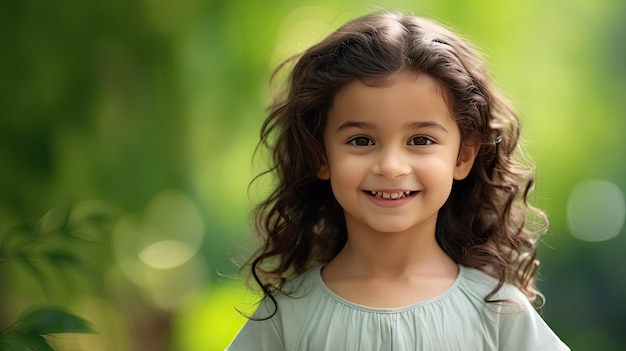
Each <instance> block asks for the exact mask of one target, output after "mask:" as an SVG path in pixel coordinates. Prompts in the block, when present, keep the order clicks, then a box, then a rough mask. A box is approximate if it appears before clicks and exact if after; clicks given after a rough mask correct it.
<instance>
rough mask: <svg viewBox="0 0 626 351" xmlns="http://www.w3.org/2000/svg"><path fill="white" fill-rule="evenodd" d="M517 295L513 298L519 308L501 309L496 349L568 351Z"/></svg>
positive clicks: (525, 300) (526, 301) (523, 299)
mask: <svg viewBox="0 0 626 351" xmlns="http://www.w3.org/2000/svg"><path fill="white" fill-rule="evenodd" d="M519 295H520V296H516V299H515V300H516V301H518V303H519V305H517V307H519V308H514V310H515V311H512V310H509V309H508V308H505V309H503V310H502V311H501V315H500V328H499V329H500V330H499V338H498V339H499V342H498V349H499V350H507V351H531V350H546V351H570V349H569V347H567V345H565V343H563V342H562V341H561V340H560V339H559V337H558V336H556V334H555V333H554V332H553V331H552V329H550V327H549V326H548V325H547V324H546V322H545V321H544V320H543V318H541V316H540V315H539V313H537V311H536V310H535V309H534V307H533V306H532V305H531V304H530V302H529V301H528V300H527V299H526V298H525V297H524V296H523V295H522V294H521V292H519Z"/></svg>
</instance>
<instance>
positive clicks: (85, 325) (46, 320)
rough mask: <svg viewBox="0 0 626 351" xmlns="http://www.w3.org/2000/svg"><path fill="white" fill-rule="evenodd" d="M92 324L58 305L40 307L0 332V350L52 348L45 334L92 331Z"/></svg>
mask: <svg viewBox="0 0 626 351" xmlns="http://www.w3.org/2000/svg"><path fill="white" fill-rule="evenodd" d="M92 332H94V329H93V326H92V325H91V324H90V323H89V322H87V321H86V320H84V319H82V318H80V317H77V316H75V315H73V314H71V313H69V312H67V311H65V310H63V309H61V308H58V307H40V308H36V309H31V310H30V311H28V312H27V313H24V314H23V315H22V316H21V317H20V318H19V319H18V320H17V322H16V323H15V324H13V325H12V326H11V327H9V328H7V329H6V330H3V331H2V332H1V333H0V338H1V339H0V342H1V343H0V345H2V350H7V351H23V350H24V349H25V348H28V349H30V350H33V351H52V350H54V349H53V348H52V347H51V346H50V344H48V342H47V341H46V338H45V336H48V335H50V334H59V333H92Z"/></svg>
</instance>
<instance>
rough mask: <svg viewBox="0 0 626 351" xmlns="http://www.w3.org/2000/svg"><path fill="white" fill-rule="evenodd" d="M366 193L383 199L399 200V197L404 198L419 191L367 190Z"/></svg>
mask: <svg viewBox="0 0 626 351" xmlns="http://www.w3.org/2000/svg"><path fill="white" fill-rule="evenodd" d="M365 193H366V194H368V195H370V196H374V197H377V198H379V199H383V200H398V199H404V198H405V197H409V196H412V195H415V194H416V193H417V191H410V190H407V191H401V192H394V193H386V192H382V191H374V190H365Z"/></svg>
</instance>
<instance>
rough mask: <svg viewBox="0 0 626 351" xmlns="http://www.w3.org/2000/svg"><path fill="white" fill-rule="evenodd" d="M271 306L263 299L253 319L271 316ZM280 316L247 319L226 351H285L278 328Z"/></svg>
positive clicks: (269, 302)
mask: <svg viewBox="0 0 626 351" xmlns="http://www.w3.org/2000/svg"><path fill="white" fill-rule="evenodd" d="M272 311H273V304H272V303H271V301H268V299H267V298H266V299H263V301H261V304H260V305H259V307H258V308H257V310H256V311H255V312H254V314H253V315H252V317H253V318H265V317H267V316H269V315H271V314H272ZM279 319H280V315H279V314H278V313H276V314H275V315H274V316H273V317H272V318H269V319H263V320H253V319H249V320H248V321H247V322H246V323H245V324H244V326H243V327H242V328H241V330H240V331H239V332H238V333H237V335H236V336H235V338H234V339H233V341H232V342H231V343H230V345H229V346H228V347H227V348H226V351H251V350H254V351H257V350H258V351H281V350H285V346H284V343H283V335H282V331H281V330H280V328H278V325H280V323H278V320H279Z"/></svg>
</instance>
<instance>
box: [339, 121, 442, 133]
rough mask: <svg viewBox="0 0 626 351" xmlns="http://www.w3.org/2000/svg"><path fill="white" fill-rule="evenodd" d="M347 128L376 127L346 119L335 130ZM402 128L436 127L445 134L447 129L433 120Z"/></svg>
mask: <svg viewBox="0 0 626 351" xmlns="http://www.w3.org/2000/svg"><path fill="white" fill-rule="evenodd" d="M349 128H360V129H376V128H375V126H374V125H373V124H371V123H367V122H358V121H346V122H344V123H342V124H341V125H340V126H339V127H338V128H337V132H340V131H342V130H344V129H349ZM403 128H406V129H422V128H437V129H440V130H442V131H443V132H445V133H446V134H447V133H448V130H447V129H446V128H445V127H444V126H442V125H441V124H439V123H437V122H433V121H423V122H413V123H408V124H406V125H404V127H403Z"/></svg>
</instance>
